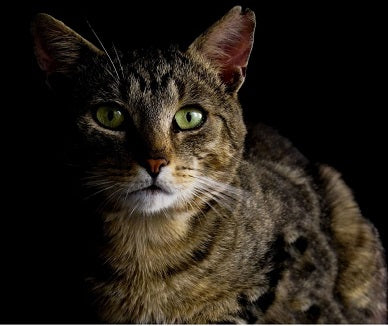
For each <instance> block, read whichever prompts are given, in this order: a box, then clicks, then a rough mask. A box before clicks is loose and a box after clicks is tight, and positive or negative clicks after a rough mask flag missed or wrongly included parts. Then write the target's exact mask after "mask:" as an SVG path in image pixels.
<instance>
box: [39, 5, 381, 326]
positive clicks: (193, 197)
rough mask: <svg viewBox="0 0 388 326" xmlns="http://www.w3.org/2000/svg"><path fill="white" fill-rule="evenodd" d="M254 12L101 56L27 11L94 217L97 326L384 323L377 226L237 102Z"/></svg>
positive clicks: (329, 175) (330, 178)
mask: <svg viewBox="0 0 388 326" xmlns="http://www.w3.org/2000/svg"><path fill="white" fill-rule="evenodd" d="M254 29H255V15H254V13H253V12H252V11H250V10H245V11H242V9H241V7H234V8H233V9H231V10H230V11H229V12H228V13H227V14H226V15H225V16H224V17H223V18H222V19H221V20H220V21H218V22H217V23H215V24H214V25H213V26H212V27H211V28H210V29H208V30H207V31H206V32H205V33H204V34H203V35H201V36H200V37H199V38H197V39H196V40H195V41H194V42H193V43H192V44H191V46H190V47H189V48H188V49H187V50H185V51H181V50H179V49H178V48H177V47H170V48H168V49H164V50H160V49H147V50H139V51H135V52H132V53H128V54H126V55H123V54H122V53H120V52H118V51H116V49H115V48H112V51H109V52H108V51H106V49H105V48H104V47H103V45H102V43H101V42H100V45H101V47H102V50H103V51H102V50H100V49H98V48H97V47H96V46H94V45H92V44H91V43H90V42H88V41H86V40H85V39H83V38H82V37H81V36H80V35H78V34H77V33H75V32H74V31H73V30H71V29H70V28H68V27H67V26H65V25H64V24H63V23H62V22H60V21H58V20H56V19H54V18H53V17H51V16H49V15H46V14H39V15H38V16H37V17H36V20H35V21H34V24H33V28H32V32H33V37H34V42H35V53H36V57H37V60H38V63H39V66H40V67H41V69H42V70H43V71H44V72H45V73H46V75H47V78H48V83H49V84H50V85H51V86H52V87H53V88H54V89H56V90H57V91H58V93H60V94H62V95H65V96H64V97H62V98H63V99H64V100H65V101H67V105H68V106H69V109H71V111H72V112H73V113H74V116H75V117H74V126H75V127H74V134H73V136H72V137H73V138H72V139H73V145H72V147H73V150H72V153H71V155H73V156H72V158H73V159H74V160H76V161H77V163H78V164H79V165H80V166H82V168H83V170H84V172H85V175H86V177H85V179H84V181H85V180H86V181H85V184H84V186H86V187H91V188H92V189H94V190H93V192H94V194H93V196H94V198H98V201H99V202H100V204H101V205H100V206H98V207H95V209H96V211H97V212H99V216H100V218H101V219H102V221H103V224H102V225H103V226H102V228H103V233H104V237H103V240H102V244H101V247H100V254H99V255H100V259H101V264H102V265H103V267H104V270H105V273H104V274H102V275H101V274H97V273H96V274H95V275H90V278H89V279H88V282H89V284H90V285H91V291H92V293H93V294H94V296H95V298H96V303H97V311H98V313H99V315H100V318H101V320H103V321H106V322H115V323H117V322H120V323H121V322H125V323H227V322H229V323H316V322H317V323H384V322H385V321H386V267H385V262H384V258H383V250H382V246H381V244H380V241H379V238H378V234H377V232H376V230H375V228H374V227H373V226H372V225H371V224H370V223H369V222H368V221H367V220H365V219H364V218H363V217H362V215H361V213H360V210H359V208H358V206H357V204H356V203H355V201H354V199H353V197H352V194H351V191H350V190H349V188H348V187H347V186H346V185H345V184H344V182H343V181H342V180H341V177H340V175H339V174H338V173H337V172H336V171H335V170H333V169H332V168H330V167H328V166H315V165H312V164H310V163H309V162H308V161H307V160H306V159H305V158H304V157H303V156H302V155H301V154H300V153H299V152H298V151H297V150H296V149H295V148H293V147H292V145H291V144H290V142H289V141H287V140H286V139H284V138H282V137H281V136H279V135H278V134H277V133H276V132H274V131H273V130H271V129H270V128H268V127H266V126H263V125H258V126H255V127H253V128H252V129H251V130H250V132H249V133H248V136H247V137H246V135H247V131H246V127H245V125H244V123H243V117H242V109H241V107H240V105H239V102H238V99H237V93H238V90H239V88H240V87H241V85H242V83H243V81H244V78H245V72H246V68H247V63H248V59H249V55H250V52H251V49H252V45H253V34H254Z"/></svg>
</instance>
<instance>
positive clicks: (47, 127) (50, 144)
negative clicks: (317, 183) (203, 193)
mask: <svg viewBox="0 0 388 326" xmlns="http://www.w3.org/2000/svg"><path fill="white" fill-rule="evenodd" d="M268 3H269V2H268ZM268 3H267V2H259V1H210V0H208V1H191V2H187V1H180V2H176V3H174V2H166V1H163V2H162V1H159V2H156V1H155V2H150V1H138V2H135V1H126V2H124V1H122V2H121V1H120V2H116V1H105V2H104V4H97V3H92V2H90V3H86V2H80V1H56V2H47V3H44V2H38V1H32V2H30V3H25V4H23V3H14V4H11V6H9V7H8V8H3V18H2V20H3V21H2V24H3V25H4V26H2V48H1V49H2V50H1V51H2V61H1V64H2V70H3V75H2V78H3V85H2V100H3V107H2V111H1V115H2V119H1V121H2V128H1V131H2V140H3V142H2V143H3V146H2V155H1V156H2V163H4V164H5V166H4V168H3V171H2V172H3V176H2V177H3V178H2V180H3V182H2V185H3V187H4V188H3V190H5V192H6V194H5V195H3V196H2V202H3V203H2V213H1V220H0V221H1V222H0V223H1V227H0V232H1V263H0V264H1V278H0V280H1V283H2V285H1V290H0V293H1V299H2V303H1V308H0V310H1V313H0V321H8V322H54V323H55V322H73V321H76V322H83V321H90V320H91V319H88V318H90V316H89V315H88V312H87V310H86V309H85V308H84V307H83V305H82V302H83V297H82V296H81V295H80V294H79V293H80V292H79V289H80V288H81V284H82V277H81V276H82V275H81V276H80V275H79V274H80V273H78V271H79V270H80V269H81V267H80V266H81V265H82V262H83V259H84V257H83V256H82V255H83V253H84V251H83V250H82V249H80V247H79V245H80V244H82V237H83V232H85V230H87V225H85V223H82V222H80V220H77V219H82V216H79V215H80V214H78V215H74V214H73V215H72V216H70V215H69V214H71V213H70V211H71V209H70V208H71V205H70V203H68V202H67V201H68V200H70V199H71V198H69V197H71V196H70V195H69V194H67V188H65V186H63V185H64V184H65V179H66V178H67V176H66V175H65V174H62V170H61V169H60V167H59V164H58V162H59V161H60V159H59V154H58V148H60V139H61V137H60V134H61V128H62V127H63V123H62V120H63V115H64V114H65V113H64V112H61V111H60V110H56V109H57V108H56V105H55V102H54V100H53V98H52V97H51V95H50V93H49V92H48V91H47V89H46V88H45V86H44V81H43V75H42V74H41V73H40V71H39V69H38V68H37V65H36V63H35V60H34V57H33V53H32V43H31V38H30V34H29V25H30V22H31V20H32V18H33V16H34V15H35V14H36V13H37V12H46V13H49V14H51V15H53V16H55V17H56V18H58V19H60V20H63V21H64V22H65V23H66V24H67V25H69V26H70V27H72V28H73V29H75V30H76V31H78V32H79V33H80V34H82V35H83V36H84V37H86V38H88V39H89V40H90V41H92V42H93V43H96V42H95V39H94V37H93V35H92V33H91V31H90V29H89V28H88V25H87V24H86V20H89V22H90V23H91V25H92V26H93V28H94V29H95V30H96V32H97V33H98V35H99V36H100V38H101V39H102V40H103V41H104V43H105V45H106V46H107V47H110V45H111V44H112V42H114V43H115V45H116V46H117V47H119V48H123V49H130V48H136V47H139V46H145V45H152V44H153V45H155V44H156V45H157V44H167V43H171V42H173V43H178V44H180V45H182V46H187V45H189V43H190V42H191V41H192V40H194V39H195V37H196V36H198V35H199V34H200V33H201V32H202V31H203V30H205V29H206V28H207V27H208V26H210V25H211V24H212V23H213V22H215V21H216V20H217V19H219V18H220V17H221V16H222V15H223V14H225V13H226V12H227V11H228V10H229V9H230V8H231V7H233V6H234V5H236V4H240V5H242V6H243V7H249V8H251V9H253V10H254V11H255V12H256V16H257V29H256V36H255V45H254V50H253V52H252V55H251V59H250V64H249V66H248V73H247V79H246V82H245V84H244V86H243V88H242V89H241V91H240V99H241V103H242V105H243V107H244V110H245V117H246V119H247V120H255V121H262V122H265V123H267V124H269V125H271V126H273V127H275V128H276V129H278V130H279V131H280V132H281V133H282V134H283V135H285V136H287V137H288V138H289V139H291V140H292V141H293V143H294V144H295V145H296V146H297V147H298V148H299V149H300V150H301V151H302V152H303V153H304V154H305V155H306V156H307V157H308V158H309V159H311V160H312V161H316V162H322V163H328V164H330V165H332V166H334V167H335V168H336V169H338V170H339V171H341V172H342V174H343V177H344V179H345V180H346V182H347V183H348V184H349V185H350V187H351V188H352V189H353V190H354V194H355V197H356V199H357V201H358V202H359V204H360V206H361V209H362V212H363V213H364V215H365V216H366V217H367V218H369V219H370V220H372V221H373V223H374V224H375V225H376V226H377V228H378V229H379V231H380V233H381V237H382V238H383V241H384V244H386V231H385V229H384V218H385V206H386V198H385V197H386V190H385V188H386V187H385V184H386V175H387V173H386V171H387V168H386V159H385V154H386V147H387V146H386V137H385V130H386V128H385V124H386V122H385V115H384V110H386V107H387V104H386V101H385V98H383V95H385V94H386V70H383V63H384V62H383V58H386V54H387V53H386V52H384V50H383V49H384V45H385V43H386V33H384V29H383V25H384V20H383V18H384V17H382V13H383V10H382V8H381V7H375V6H374V5H372V4H371V3H370V4H368V5H366V4H365V3H364V4H361V3H360V4H355V3H352V4H338V3H327V2H321V3H318V2H314V3H311V2H310V3H309V4H301V3H299V4H295V3H292V4H291V3H290V2H285V3H280V2H273V1H271V2H270V4H268ZM62 187H63V188H62Z"/></svg>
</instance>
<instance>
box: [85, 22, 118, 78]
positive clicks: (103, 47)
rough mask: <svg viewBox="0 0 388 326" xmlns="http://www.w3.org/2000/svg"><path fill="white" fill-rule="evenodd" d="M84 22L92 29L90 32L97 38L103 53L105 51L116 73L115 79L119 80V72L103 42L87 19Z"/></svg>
mask: <svg viewBox="0 0 388 326" xmlns="http://www.w3.org/2000/svg"><path fill="white" fill-rule="evenodd" d="M86 23H87V24H88V25H89V28H90V30H91V31H92V33H93V34H94V36H95V37H96V39H97V41H98V43H100V45H101V47H102V49H103V50H104V52H105V53H106V55H107V56H108V58H109V61H110V62H111V63H112V66H113V69H114V70H115V72H116V75H117V81H120V76H119V73H118V72H117V69H116V66H115V64H114V63H113V60H112V58H111V57H110V55H109V53H108V51H107V50H106V49H105V46H104V44H103V43H102V41H101V40H100V38H99V37H98V35H97V33H96V32H95V31H94V29H93V27H92V25H90V23H89V21H88V20H86Z"/></svg>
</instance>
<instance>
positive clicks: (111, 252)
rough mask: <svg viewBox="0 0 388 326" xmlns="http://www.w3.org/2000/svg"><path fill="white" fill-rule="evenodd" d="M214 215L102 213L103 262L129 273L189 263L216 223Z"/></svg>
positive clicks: (143, 273) (153, 272)
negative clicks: (103, 236)
mask: <svg viewBox="0 0 388 326" xmlns="http://www.w3.org/2000/svg"><path fill="white" fill-rule="evenodd" d="M217 219H218V216H217V215H216V214H214V212H207V213H204V211H196V210H193V211H186V212H184V211H176V212H174V211H171V212H170V213H169V214H168V213H165V214H164V213H162V214H157V215H153V216H144V215H140V214H139V215H136V214H132V215H131V216H129V214H128V212H125V211H123V212H115V213H109V214H105V216H104V220H105V222H104V233H105V246H104V247H105V250H104V256H105V257H104V258H105V259H104V260H105V261H109V264H110V265H111V267H112V268H113V269H114V270H116V271H118V272H123V273H125V274H127V275H128V273H129V274H132V275H133V274H138V273H139V272H140V274H142V275H144V276H146V275H147V274H150V275H154V274H155V273H156V274H163V273H165V272H166V270H168V266H170V267H172V268H173V267H174V266H178V265H180V264H181V263H182V262H183V261H185V262H187V261H189V260H190V255H191V253H192V252H193V251H195V250H196V249H197V247H198V246H200V244H201V243H204V242H206V238H207V237H208V233H209V232H210V231H211V230H212V229H213V228H214V227H215V225H216V224H217Z"/></svg>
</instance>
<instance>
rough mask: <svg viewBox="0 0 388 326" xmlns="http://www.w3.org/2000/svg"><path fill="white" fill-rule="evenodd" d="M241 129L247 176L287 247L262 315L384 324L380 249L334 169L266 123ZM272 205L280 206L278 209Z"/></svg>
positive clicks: (383, 274)
mask: <svg viewBox="0 0 388 326" xmlns="http://www.w3.org/2000/svg"><path fill="white" fill-rule="evenodd" d="M248 131H249V132H248V135H247V140H246V152H245V159H246V161H247V162H248V163H247V166H248V167H247V168H246V172H247V173H250V174H252V172H253V171H254V174H255V179H254V180H252V178H251V183H256V184H258V186H259V187H261V191H262V192H263V196H264V197H266V198H267V199H266V200H265V202H266V203H267V204H268V203H269V204H268V205H269V206H271V207H270V208H269V209H270V210H271V211H272V214H271V218H272V219H274V220H275V222H274V223H275V224H276V226H275V228H274V232H276V233H277V234H278V237H280V238H281V239H282V241H281V243H282V244H283V245H282V246H283V248H282V249H281V250H283V251H284V252H285V253H286V256H285V257H286V258H285V261H284V262H283V266H286V267H285V268H284V271H283V272H282V278H281V279H280V280H279V282H278V283H277V286H276V287H277V288H276V291H275V298H276V300H275V302H274V303H273V304H272V305H271V307H270V308H269V309H268V311H267V312H266V314H265V315H266V316H265V317H264V319H265V320H266V321H267V322H279V320H281V322H290V321H291V320H293V319H292V318H294V317H295V316H296V315H299V317H300V318H302V319H301V320H305V321H306V322H325V323H330V322H336V323H338V322H351V323H360V322H365V323H384V322H385V321H386V271H385V261H384V254H383V248H382V246H381V243H380V240H379V236H378V233H377V231H376V229H375V228H374V227H373V225H372V224H371V223H370V222H369V221H368V220H366V219H365V218H364V217H363V216H362V214H361V212H360V209H359V207H358V205H357V203H356V201H355V200H354V198H353V195H352V193H351V190H350V189H349V188H348V187H347V186H346V184H345V183H344V182H343V180H342V179H341V177H340V174H339V173H338V172H336V171H335V170H334V169H332V168H331V167H328V166H319V165H314V164H311V163H309V161H308V160H307V159H306V158H305V157H304V156H303V155H302V154H301V153H300V152H299V151H298V150H297V149H296V148H295V147H293V145H292V144H291V142H290V141H288V140H287V139H285V138H284V137H282V136H280V135H279V134H278V133H277V132H276V131H274V130H273V129H271V128H270V127H267V126H265V125H261V124H260V125H255V126H253V127H251V128H248ZM248 169H251V170H250V171H248ZM244 172H245V171H244ZM244 172H243V174H244ZM253 187H254V186H253ZM266 193H270V195H268V196H266ZM276 198H277V200H276ZM271 201H272V202H271ZM276 206H278V207H282V208H283V210H282V212H281V213H279V214H278V216H276V214H273V212H274V211H276V210H274V209H273V208H274V207H276ZM295 248H296V250H295ZM298 275H299V276H298ZM318 297H319V299H318ZM281 298H282V299H281ZM287 311H289V314H287V313H286V312H287ZM310 317H311V318H310ZM279 318H280V319H279ZM282 318H283V319H282ZM290 318H291V319H290ZM300 318H299V319H300ZM299 319H298V320H299ZM287 320H288V321H287Z"/></svg>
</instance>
